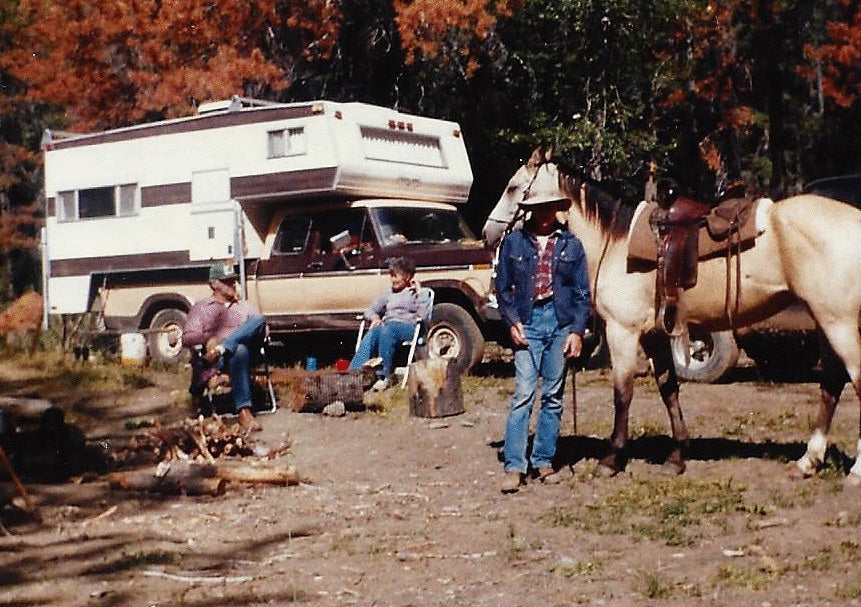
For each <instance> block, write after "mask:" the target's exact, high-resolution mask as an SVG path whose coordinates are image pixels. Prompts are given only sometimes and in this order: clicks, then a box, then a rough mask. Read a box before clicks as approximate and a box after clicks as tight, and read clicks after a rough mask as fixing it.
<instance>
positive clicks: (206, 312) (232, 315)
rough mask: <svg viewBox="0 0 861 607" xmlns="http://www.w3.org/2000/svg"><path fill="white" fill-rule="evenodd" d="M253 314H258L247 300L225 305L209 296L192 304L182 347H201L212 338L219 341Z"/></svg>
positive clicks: (184, 330) (183, 334)
mask: <svg viewBox="0 0 861 607" xmlns="http://www.w3.org/2000/svg"><path fill="white" fill-rule="evenodd" d="M254 314H259V312H258V311H257V308H256V307H255V306H254V305H253V304H251V302H249V301H247V300H242V301H234V302H231V303H229V304H227V305H225V304H223V303H222V302H220V301H218V300H217V299H215V297H214V296H212V295H210V296H209V297H207V298H206V299H202V300H200V301H199V302H197V303H196V304H194V307H192V308H191V311H190V312H189V313H188V318H187V319H186V321H185V327H184V328H183V331H182V345H183V346H186V347H188V346H197V345H203V344H205V343H206V342H207V341H208V340H210V339H212V338H213V337H216V338H218V340H219V341H221V340H223V339H224V338H225V337H227V336H228V335H229V334H230V332H231V331H233V330H234V329H236V328H238V327H239V326H240V325H241V324H242V323H244V322H245V321H246V320H248V317H249V316H252V315H254Z"/></svg>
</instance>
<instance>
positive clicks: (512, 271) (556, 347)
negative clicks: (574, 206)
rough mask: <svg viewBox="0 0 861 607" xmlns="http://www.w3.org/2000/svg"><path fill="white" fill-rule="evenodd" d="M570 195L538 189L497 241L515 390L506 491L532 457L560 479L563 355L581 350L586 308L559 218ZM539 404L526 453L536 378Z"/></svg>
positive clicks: (540, 469)
mask: <svg viewBox="0 0 861 607" xmlns="http://www.w3.org/2000/svg"><path fill="white" fill-rule="evenodd" d="M569 204H570V201H569V200H568V199H567V198H559V197H558V196H552V197H547V196H535V197H531V198H527V199H525V200H523V202H521V203H520V205H521V206H522V207H523V208H524V210H527V211H529V212H530V214H529V217H528V218H527V220H526V222H525V224H524V226H523V227H522V228H520V229H517V230H515V231H513V232H511V233H510V234H508V235H507V236H506V237H505V239H504V240H503V241H502V245H501V249H500V253H499V264H498V267H497V274H496V293H497V296H498V297H499V311H500V313H501V315H502V319H503V321H505V324H506V325H507V326H508V330H509V334H510V335H511V341H512V342H514V370H515V390H514V395H513V396H512V398H511V409H510V411H509V413H508V421H507V423H506V427H505V446H504V448H503V455H504V465H505V476H504V478H503V481H502V487H501V489H502V491H503V493H515V492H516V491H518V490H519V489H520V486H521V485H522V484H524V483H525V481H526V473H527V472H528V468H529V464H531V466H532V470H533V471H535V472H536V473H537V476H538V479H539V480H541V481H542V482H544V483H558V482H560V481H561V480H562V479H561V476H560V475H559V473H558V472H554V470H553V463H552V460H553V456H554V455H555V454H556V442H557V439H558V437H559V426H560V422H561V419H562V392H563V390H564V387H565V358H566V357H568V358H572V357H575V356H578V355H579V354H580V350H581V348H582V344H583V342H582V335H583V332H584V331H585V329H586V323H587V321H588V319H589V314H590V311H591V298H590V295H589V274H588V268H587V266H586V255H585V253H584V251H583V245H582V244H581V242H580V240H578V238H577V237H576V236H574V235H573V234H571V233H570V232H568V231H567V230H565V229H564V226H563V225H562V224H560V223H559V222H558V221H557V219H556V213H557V212H558V211H565V210H567V209H568V205H569ZM539 379H540V380H541V410H540V412H539V415H538V422H537V426H536V429H535V440H534V442H533V448H532V454H531V457H530V458H529V460H527V453H526V448H527V441H528V436H529V418H530V416H531V414H532V403H533V402H534V401H535V392H536V390H537V387H538V380H539Z"/></svg>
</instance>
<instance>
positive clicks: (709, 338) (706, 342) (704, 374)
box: [671, 329, 740, 384]
mask: <svg viewBox="0 0 861 607" xmlns="http://www.w3.org/2000/svg"><path fill="white" fill-rule="evenodd" d="M684 348H685V346H684V342H683V341H682V340H681V339H678V338H675V339H672V340H671V349H672V353H673V363H674V364H675V366H676V374H677V375H678V376H679V379H683V380H685V381H694V382H699V383H705V384H710V383H712V382H716V381H717V380H719V379H721V378H722V377H724V376H725V375H726V374H727V373H728V372H729V371H730V370H731V369H733V368H734V367H735V365H736V363H737V362H738V357H739V354H740V352H739V348H738V344H736V341H735V336H734V335H733V333H732V331H718V332H715V333H709V332H707V331H699V330H696V329H692V330H691V332H690V348H689V352H690V361H689V362H687V363H686V362H685V350H684Z"/></svg>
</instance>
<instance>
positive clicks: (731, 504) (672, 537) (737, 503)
mask: <svg viewBox="0 0 861 607" xmlns="http://www.w3.org/2000/svg"><path fill="white" fill-rule="evenodd" d="M745 490H746V488H745V487H743V486H741V485H739V484H733V482H732V481H727V482H722V481H714V482H708V481H700V480H694V479H685V478H674V479H643V480H636V481H634V482H633V483H632V484H631V485H630V486H628V487H626V488H623V489H619V490H618V491H616V492H615V493H613V494H611V495H608V496H606V497H604V498H602V499H599V500H597V501H595V502H592V503H590V504H586V505H584V506H582V507H580V508H576V509H572V508H570V507H566V506H559V507H555V508H553V509H551V510H549V511H548V512H546V513H544V514H541V515H539V517H538V519H539V521H540V522H543V523H545V524H548V525H553V526H559V527H577V528H579V529H582V530H584V531H591V532H593V533H601V534H626V533H634V534H636V535H639V536H642V537H645V538H648V539H652V540H659V541H663V542H664V543H666V544H667V545H670V546H683V545H690V544H691V543H692V542H693V541H694V539H695V537H697V535H698V534H697V533H696V532H695V531H693V530H692V529H691V528H692V527H693V526H695V525H699V524H701V523H703V522H709V523H712V524H715V525H717V526H720V522H721V519H722V518H723V517H722V515H726V514H730V513H733V512H745V511H747V509H748V507H747V506H746V505H745V503H744V499H743V497H744V492H745Z"/></svg>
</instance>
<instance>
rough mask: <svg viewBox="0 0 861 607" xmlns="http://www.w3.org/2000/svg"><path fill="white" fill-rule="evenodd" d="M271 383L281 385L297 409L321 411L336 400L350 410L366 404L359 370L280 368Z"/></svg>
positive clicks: (292, 407) (291, 404)
mask: <svg viewBox="0 0 861 607" xmlns="http://www.w3.org/2000/svg"><path fill="white" fill-rule="evenodd" d="M272 382H273V383H275V384H277V385H278V386H279V388H280V392H281V393H282V394H283V395H284V396H285V399H286V401H287V402H288V403H289V406H290V408H291V409H292V410H293V411H296V412H302V413H320V412H321V411H322V410H323V409H324V408H325V407H326V405H328V404H330V403H333V402H335V401H341V402H342V403H344V405H345V406H346V407H347V408H348V409H349V408H355V407H361V406H364V405H363V400H362V399H363V397H364V393H363V391H362V375H361V373H360V372H359V371H331V370H328V369H325V370H320V371H305V370H304V369H278V370H274V371H273V372H272Z"/></svg>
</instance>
